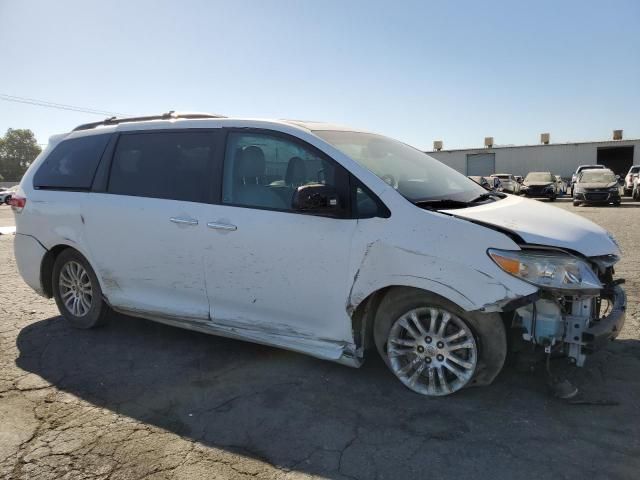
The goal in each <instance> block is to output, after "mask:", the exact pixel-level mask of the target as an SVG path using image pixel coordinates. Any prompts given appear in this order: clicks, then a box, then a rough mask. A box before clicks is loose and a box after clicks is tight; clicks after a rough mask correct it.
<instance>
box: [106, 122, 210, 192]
mask: <svg viewBox="0 0 640 480" xmlns="http://www.w3.org/2000/svg"><path fill="white" fill-rule="evenodd" d="M213 155H214V136H213V133H211V132H207V131H198V132H194V131H182V132H158V133H148V132H144V133H134V134H123V135H122V136H121V137H120V139H119V140H118V145H117V146H116V150H115V153H114V156H113V162H112V164H111V174H110V176H109V186H108V189H107V191H108V192H109V193H114V194H118V195H131V196H136V197H152V198H164V199H172V200H183V201H188V202H206V201H208V200H209V198H210V190H211V185H212V182H211V178H210V177H211V173H210V172H211V171H212V170H211V166H212V162H213Z"/></svg>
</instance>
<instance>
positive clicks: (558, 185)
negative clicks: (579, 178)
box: [553, 175, 567, 195]
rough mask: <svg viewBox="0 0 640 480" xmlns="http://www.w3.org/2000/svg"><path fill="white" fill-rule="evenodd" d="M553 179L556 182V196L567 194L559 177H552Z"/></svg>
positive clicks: (565, 186) (564, 183) (565, 187)
mask: <svg viewBox="0 0 640 480" xmlns="http://www.w3.org/2000/svg"><path fill="white" fill-rule="evenodd" d="M553 178H555V180H556V191H557V192H558V195H566V193H567V184H566V182H565V181H564V180H563V179H562V177H561V176H560V175H554V176H553Z"/></svg>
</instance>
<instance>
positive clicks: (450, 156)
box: [427, 140, 640, 177]
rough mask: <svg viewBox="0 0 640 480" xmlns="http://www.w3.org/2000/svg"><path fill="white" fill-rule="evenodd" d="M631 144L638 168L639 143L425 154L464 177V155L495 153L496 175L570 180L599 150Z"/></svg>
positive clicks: (595, 158)
mask: <svg viewBox="0 0 640 480" xmlns="http://www.w3.org/2000/svg"><path fill="white" fill-rule="evenodd" d="M631 145H633V146H634V147H635V148H634V158H633V164H634V165H638V164H640V140H621V141H610V142H593V143H569V144H551V145H532V146H525V147H499V148H477V149H469V150H446V151H440V152H427V153H428V154H429V155H431V156H432V157H434V158H437V159H438V160H440V161H441V162H443V163H445V164H447V165H449V166H450V167H452V168H455V169H456V170H458V171H459V172H461V173H464V174H465V175H467V172H466V168H467V155H474V154H479V153H485V154H486V153H494V154H495V165H496V172H495V173H512V174H513V175H522V176H524V175H526V174H527V173H528V172H535V171H550V172H552V173H554V174H556V175H561V176H563V177H570V176H571V174H572V173H573V172H574V171H575V169H576V167H577V166H578V165H584V164H595V163H597V158H598V147H623V146H631Z"/></svg>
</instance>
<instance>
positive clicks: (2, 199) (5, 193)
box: [0, 186, 18, 205]
mask: <svg viewBox="0 0 640 480" xmlns="http://www.w3.org/2000/svg"><path fill="white" fill-rule="evenodd" d="M17 188H18V187H17V186H15V187H11V188H5V189H3V190H2V191H0V205H5V204H6V205H9V200H11V196H12V195H13V193H14V192H15V191H16V189H17Z"/></svg>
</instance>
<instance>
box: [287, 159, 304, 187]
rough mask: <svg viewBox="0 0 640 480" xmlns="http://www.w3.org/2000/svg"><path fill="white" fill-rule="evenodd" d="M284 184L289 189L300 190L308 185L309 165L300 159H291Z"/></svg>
mask: <svg viewBox="0 0 640 480" xmlns="http://www.w3.org/2000/svg"><path fill="white" fill-rule="evenodd" d="M284 183H285V184H286V185H287V186H288V187H293V188H298V187H299V186H301V185H304V184H306V183H307V165H306V164H305V163H304V160H303V159H301V158H300V157H291V158H290V159H289V163H288V164H287V171H286V173H285V175H284Z"/></svg>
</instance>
